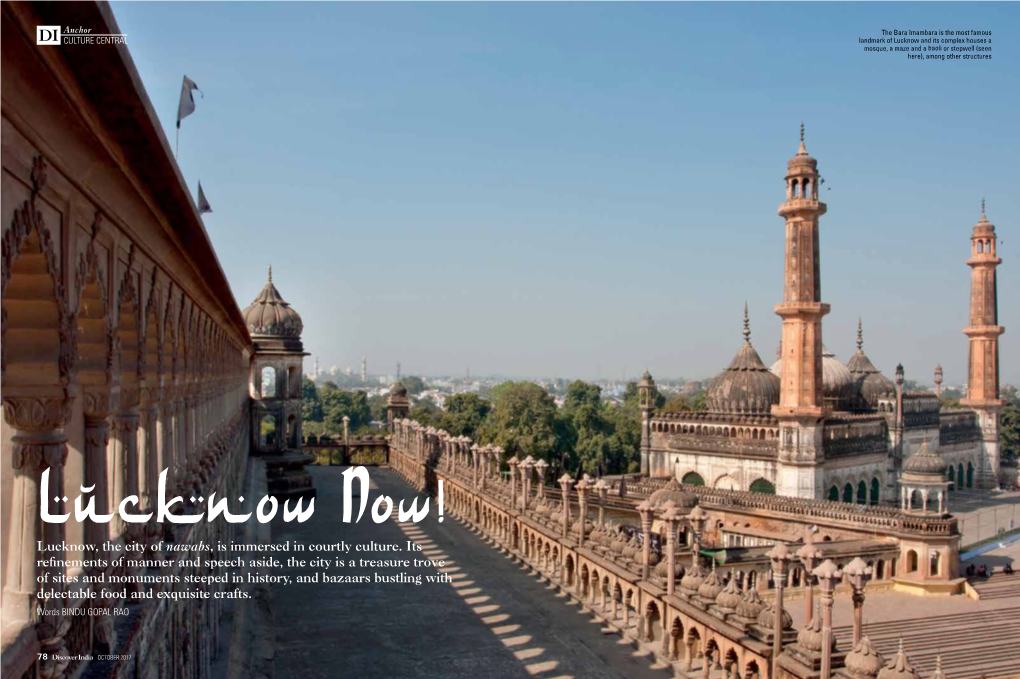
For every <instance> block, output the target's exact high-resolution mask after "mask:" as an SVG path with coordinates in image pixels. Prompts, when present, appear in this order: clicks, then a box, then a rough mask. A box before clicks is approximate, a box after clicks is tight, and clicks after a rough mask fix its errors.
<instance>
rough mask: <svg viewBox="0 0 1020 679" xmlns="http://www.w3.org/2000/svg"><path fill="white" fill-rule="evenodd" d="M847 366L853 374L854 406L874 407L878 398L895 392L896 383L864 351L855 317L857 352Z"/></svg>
mask: <svg viewBox="0 0 1020 679" xmlns="http://www.w3.org/2000/svg"><path fill="white" fill-rule="evenodd" d="M846 366H847V368H848V369H849V370H850V375H851V376H853V381H854V393H853V404H852V405H853V406H854V407H855V408H875V407H877V405H878V400H879V399H880V398H884V397H887V396H889V395H890V394H895V393H896V385H895V384H893V381H892V380H890V379H889V378H888V377H886V376H885V375H883V374H882V373H881V372H880V371H879V369H878V368H876V367H875V366H874V364H873V363H872V362H871V359H869V358H868V356H867V354H865V353H864V333H863V332H862V330H861V319H859V318H858V319H857V353H856V354H854V355H853V356H851V357H850V360H849V361H847V364H846Z"/></svg>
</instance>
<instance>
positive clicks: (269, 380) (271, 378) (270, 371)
mask: <svg viewBox="0 0 1020 679" xmlns="http://www.w3.org/2000/svg"><path fill="white" fill-rule="evenodd" d="M260 379H261V383H262V389H261V391H260V393H261V394H262V398H274V397H275V396H276V368H274V367H273V366H271V365H267V366H266V367H265V368H263V369H262V375H261V376H260Z"/></svg>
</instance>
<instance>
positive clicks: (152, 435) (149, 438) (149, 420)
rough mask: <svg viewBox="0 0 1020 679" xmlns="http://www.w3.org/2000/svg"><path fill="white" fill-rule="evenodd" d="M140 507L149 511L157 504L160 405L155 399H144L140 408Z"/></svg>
mask: <svg viewBox="0 0 1020 679" xmlns="http://www.w3.org/2000/svg"><path fill="white" fill-rule="evenodd" d="M138 415H139V423H140V426H139V428H138V438H139V441H138V452H139V453H140V464H139V472H140V474H139V485H138V490H139V495H138V500H139V503H140V504H139V508H140V509H143V510H145V511H149V510H150V509H151V508H152V507H154V506H155V505H156V485H157V483H158V482H159V443H158V437H157V433H156V420H157V419H159V406H158V405H157V404H156V403H155V402H154V401H143V402H142V404H141V406H140V407H139V408H138Z"/></svg>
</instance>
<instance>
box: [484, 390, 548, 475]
mask: <svg viewBox="0 0 1020 679" xmlns="http://www.w3.org/2000/svg"><path fill="white" fill-rule="evenodd" d="M492 394H493V409H492V412H491V413H490V414H489V416H488V417H487V418H486V419H485V423H484V424H483V425H482V427H481V429H480V430H479V434H480V438H481V440H482V442H483V443H493V444H496V445H498V446H500V447H502V448H503V449H504V450H505V451H506V452H505V455H506V456H507V457H512V456H514V455H516V456H517V457H518V458H523V457H526V456H528V455H531V456H532V457H534V458H535V459H543V460H546V461H547V462H550V463H554V464H556V465H559V466H562V463H563V460H562V457H561V456H562V454H563V452H564V450H563V448H562V447H561V444H560V439H559V437H558V436H557V433H558V431H559V430H560V426H559V424H558V423H557V412H556V403H555V402H554V401H553V399H552V396H550V395H549V392H547V391H546V390H545V389H543V388H542V387H540V386H539V385H537V384H534V383H532V382H504V383H503V384H500V385H498V386H496V387H494V388H493V389H492Z"/></svg>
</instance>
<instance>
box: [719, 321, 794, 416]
mask: <svg viewBox="0 0 1020 679" xmlns="http://www.w3.org/2000/svg"><path fill="white" fill-rule="evenodd" d="M705 402H706V403H707V404H708V409H709V410H710V411H713V412H723V413H758V414H767V413H770V412H772V406H773V405H775V404H777V403H779V378H778V377H776V376H775V375H773V374H772V373H771V372H769V370H768V368H766V367H765V364H764V363H762V361H761V357H760V356H759V355H758V352H757V351H755V350H754V347H753V346H751V328H750V323H749V322H748V318H747V305H746V304H745V305H744V344H743V346H741V347H740V350H739V351H738V352H737V355H736V356H734V357H733V360H732V361H730V364H729V366H728V367H727V368H726V370H724V371H722V372H721V373H719V374H718V375H717V376H716V377H715V378H714V379H713V380H712V381H711V382H710V383H709V385H708V391H707V392H706V394H705Z"/></svg>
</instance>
